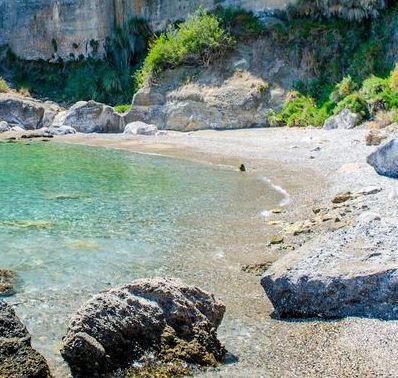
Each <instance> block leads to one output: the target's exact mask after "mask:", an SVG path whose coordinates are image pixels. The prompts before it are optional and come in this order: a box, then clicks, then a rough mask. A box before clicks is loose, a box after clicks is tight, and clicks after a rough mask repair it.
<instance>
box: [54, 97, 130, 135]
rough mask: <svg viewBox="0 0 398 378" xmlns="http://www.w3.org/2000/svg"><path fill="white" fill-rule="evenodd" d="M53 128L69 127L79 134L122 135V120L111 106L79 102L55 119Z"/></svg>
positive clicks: (92, 102)
mask: <svg viewBox="0 0 398 378" xmlns="http://www.w3.org/2000/svg"><path fill="white" fill-rule="evenodd" d="M53 126H70V127H72V128H73V129H75V130H76V131H78V132H81V133H122V132H123V130H124V120H123V117H122V116H121V115H120V114H118V113H117V112H116V111H115V110H114V109H113V108H112V107H111V106H108V105H105V104H101V103H99V102H95V101H87V102H86V101H79V102H77V103H76V104H75V105H73V106H72V107H71V108H70V109H69V110H68V111H67V112H66V113H63V114H60V115H59V116H58V117H57V118H55V120H54V122H53Z"/></svg>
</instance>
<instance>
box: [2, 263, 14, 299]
mask: <svg viewBox="0 0 398 378" xmlns="http://www.w3.org/2000/svg"><path fill="white" fill-rule="evenodd" d="M16 282H17V275H16V274H15V272H13V271H11V270H8V269H0V297H1V296H8V295H13V294H15V286H16Z"/></svg>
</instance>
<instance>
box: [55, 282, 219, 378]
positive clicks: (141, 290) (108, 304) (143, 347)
mask: <svg viewBox="0 0 398 378" xmlns="http://www.w3.org/2000/svg"><path fill="white" fill-rule="evenodd" d="M224 312H225V306H224V305H223V304H222V303H221V302H219V301H217V300H216V299H215V298H214V296H213V295H211V294H209V293H207V292H205V291H202V290H201V289H199V288H197V287H194V286H187V285H185V284H183V283H182V282H181V281H179V280H176V279H142V280H136V281H134V282H132V283H131V284H129V285H126V286H124V287H121V288H117V289H112V290H110V291H108V292H105V293H102V294H99V295H97V296H95V297H93V298H92V299H91V300H90V301H88V302H87V303H86V304H85V305H84V306H83V307H82V308H81V309H80V310H79V311H78V312H77V313H76V314H75V316H74V317H73V318H72V321H71V322H70V324H69V327H68V331H67V334H66V336H65V338H64V340H63V344H64V345H63V348H62V351H61V353H62V356H63V357H64V359H65V360H66V361H67V362H68V363H69V365H70V367H71V369H72V371H73V372H75V373H80V374H88V375H89V376H95V375H97V374H98V373H103V372H107V371H112V370H114V369H117V368H119V367H128V365H129V364H130V363H132V362H133V361H140V360H141V361H142V359H143V358H145V356H148V355H149V354H153V355H155V356H156V360H157V361H159V360H161V361H166V362H170V361H176V360H181V361H184V362H188V363H193V364H199V365H215V364H217V363H218V362H221V361H222V360H223V356H224V348H223V346H222V345H221V343H220V342H219V341H218V339H217V333H216V331H217V328H218V326H219V325H220V323H221V321H222V318H223V316H224Z"/></svg>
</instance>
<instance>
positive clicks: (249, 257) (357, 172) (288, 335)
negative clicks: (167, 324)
mask: <svg viewBox="0 0 398 378" xmlns="http://www.w3.org/2000/svg"><path fill="white" fill-rule="evenodd" d="M365 133H366V130H349V131H344V130H338V131H332V132H328V131H324V130H318V129H257V130H256V129H252V130H234V131H224V132H217V131H201V132H195V133H188V134H182V133H174V132H170V133H169V134H168V135H167V136H161V137H126V136H123V135H92V134H90V135H74V136H65V137H57V138H55V142H56V143H57V142H60V143H75V144H83V145H90V146H97V147H107V148H117V149H122V150H127V151H131V152H135V153H149V154H158V155H162V156H166V157H174V158H180V159H187V160H193V161H197V162H205V163H210V164H213V165H215V166H217V165H221V166H227V167H236V169H238V167H239V165H240V164H241V163H244V164H245V166H246V168H248V170H247V171H248V174H249V175H253V176H255V177H257V178H260V179H261V177H264V176H266V177H270V178H271V179H272V182H273V183H274V185H279V186H280V187H282V188H284V190H287V191H288V193H289V194H290V195H291V203H290V205H289V206H288V207H287V208H286V209H285V211H284V212H283V213H282V214H278V215H277V216H275V219H276V220H277V221H282V222H285V223H290V224H291V223H293V222H295V221H297V220H303V219H308V218H309V217H311V214H312V209H313V208H314V207H317V208H318V207H321V206H325V205H326V204H330V201H331V199H332V198H333V197H334V196H335V195H336V193H338V192H343V191H348V190H356V189H359V188H361V187H364V186H367V185H375V183H377V184H381V183H382V184H383V187H384V188H385V190H386V191H387V190H389V188H390V187H391V186H393V184H391V181H387V180H384V179H383V178H380V176H377V175H376V174H375V173H374V172H373V170H372V169H371V168H370V167H369V166H367V164H366V159H365V158H366V156H367V154H368V153H369V152H372V148H370V147H367V146H366V145H365V143H364V136H365ZM381 206H382V205H381ZM263 221H264V220H263ZM270 222H271V219H270ZM275 232H278V233H279V232H280V228H278V227H277V226H271V225H270V224H269V223H268V219H267V220H266V224H264V226H263V227H262V232H260V233H258V234H253V235H252V234H250V235H245V236H244V240H243V241H242V245H241V246H242V247H244V248H243V249H242V250H241V251H240V253H238V254H236V255H233V256H232V260H231V261H232V262H233V264H231V266H229V267H225V273H226V275H225V277H224V278H223V280H225V278H226V282H225V285H224V287H223V288H221V289H222V290H221V289H220V290H221V292H222V295H223V296H226V297H227V298H228V303H229V304H230V307H229V310H228V305H227V312H228V311H232V312H233V316H229V315H227V318H226V324H227V325H228V330H229V331H228V332H229V333H225V332H223V330H221V332H220V333H221V337H222V339H223V340H224V341H225V342H226V343H227V345H230V346H231V347H230V351H231V352H232V353H233V354H237V355H238V357H239V358H240V360H239V361H238V362H237V363H235V364H231V365H226V366H224V367H223V368H222V369H221V370H220V371H216V372H211V371H209V372H207V373H204V374H203V376H205V377H213V376H214V377H246V376H250V377H284V378H285V377H297V376H302V377H314V378H315V377H319V376H339V377H350V376H353V375H354V376H355V375H356V376H369V377H373V376H374V377H376V376H377V377H391V376H394V375H391V372H393V371H397V368H398V362H395V361H397V359H396V350H398V322H383V321H380V320H377V319H361V318H347V319H343V320H339V321H329V322H325V321H321V320H315V321H314V320H313V321H290V322H286V321H280V320H275V319H273V318H272V317H271V314H272V310H273V308H272V305H271V303H270V302H269V300H268V299H267V298H265V295H264V292H263V290H262V288H261V286H260V282H259V281H260V277H258V276H255V275H254V274H248V273H243V272H241V271H240V269H239V267H240V266H241V265H242V264H256V263H262V262H264V261H271V262H272V260H273V261H275V260H276V259H279V258H280V257H282V256H284V255H286V253H287V252H288V251H285V250H284V249H283V248H279V249H278V248H270V247H269V246H267V243H266V241H267V238H268V237H269V236H270V235H271V234H273V233H275ZM260 234H261V235H260ZM238 236H239V237H238V239H240V235H238ZM256 237H258V238H260V239H261V240H263V246H262V247H261V245H260V249H259V250H258V253H254V254H253V253H252V252H253V247H254V246H253V245H252V244H251V240H252V239H255V238H256ZM315 237H316V235H315V236H314V235H307V234H306V235H299V236H297V237H296V239H294V238H292V239H289V240H288V241H287V242H285V246H286V247H288V246H290V242H291V241H292V243H293V244H292V245H293V246H294V245H297V246H299V245H301V244H302V243H307V241H308V240H313V239H314V238H315ZM224 242H225V244H226V245H227V244H228V243H231V240H230V238H229V235H226V240H225V241H224ZM245 243H247V244H246V245H244V244H245ZM258 246H259V245H257V247H258ZM239 247H240V246H239ZM238 249H239V248H238ZM218 252H219V253H220V256H221V255H222V253H223V250H222V249H220V251H218ZM297 253H300V249H297ZM201 257H203V256H199V259H200V258H201ZM212 258H214V260H211V261H210V265H211V264H213V265H217V264H221V263H222V259H220V258H219V256H218V255H217V256H216V255H214V256H213V257H212ZM176 272H177V275H179V274H181V275H182V276H183V277H181V278H184V279H185V278H186V274H187V273H185V268H184V265H183V264H180V265H179V266H177V267H176ZM217 272H218V271H217ZM217 272H214V271H213V270H212V269H209V271H208V272H207V273H205V274H204V276H205V277H208V280H207V281H208V282H205V284H209V285H210V284H211V281H214V280H215V279H217V277H216V278H215V277H214V276H215V275H217V274H218V273H217ZM191 273H192V269H191ZM184 274H185V276H184ZM231 279H234V280H235V279H236V280H237V282H235V283H234V284H235V286H233V285H231V284H230V283H231V281H228V280H231ZM189 280H191V282H193V283H195V284H196V283H197V284H202V285H203V280H204V278H203V274H202V276H200V275H191V276H189ZM236 288H238V289H239V291H240V293H238V291H235V290H237V289H236ZM236 314H239V316H240V318H239V319H240V320H239V321H236V316H235V315H236ZM234 316H235V317H234ZM395 340H397V341H395ZM231 341H232V344H231ZM369 341H370V342H369ZM234 343H235V344H236V345H237V346H236V347H235V344H234ZM236 351H238V352H239V353H235V352H236Z"/></svg>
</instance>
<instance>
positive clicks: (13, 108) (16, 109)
mask: <svg viewBox="0 0 398 378" xmlns="http://www.w3.org/2000/svg"><path fill="white" fill-rule="evenodd" d="M60 111H61V108H60V107H59V106H58V105H57V104H55V103H53V102H49V101H47V102H42V101H39V100H35V99H33V98H30V97H24V96H21V95H17V94H10V93H6V94H0V119H2V120H3V121H6V122H7V123H9V124H10V125H13V126H19V127H22V128H23V129H26V130H34V129H40V128H42V127H48V126H50V125H51V123H52V122H53V120H54V117H55V116H56V114H57V113H58V112H60Z"/></svg>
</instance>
